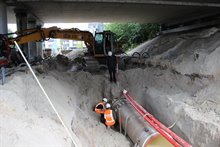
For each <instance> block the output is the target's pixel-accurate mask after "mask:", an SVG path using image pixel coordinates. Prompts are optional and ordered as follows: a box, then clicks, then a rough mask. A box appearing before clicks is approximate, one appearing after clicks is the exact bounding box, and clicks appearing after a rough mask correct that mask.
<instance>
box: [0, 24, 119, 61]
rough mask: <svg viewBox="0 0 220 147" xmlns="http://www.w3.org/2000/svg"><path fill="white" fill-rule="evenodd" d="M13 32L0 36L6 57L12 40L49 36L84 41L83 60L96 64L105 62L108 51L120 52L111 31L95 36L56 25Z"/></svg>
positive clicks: (1, 50) (38, 39)
mask: <svg viewBox="0 0 220 147" xmlns="http://www.w3.org/2000/svg"><path fill="white" fill-rule="evenodd" d="M14 34H16V35H17V37H14V38H9V37H7V35H4V37H3V35H1V36H2V37H0V42H2V45H3V43H4V46H2V47H1V46H0V52H5V51H6V50H7V57H6V58H8V57H9V56H10V51H8V50H9V47H8V46H9V45H10V44H11V45H13V44H14V41H16V42H17V43H18V44H25V43H28V42H33V41H47V40H48V39H50V38H59V39H66V40H76V41H84V43H85V45H86V47H87V49H88V51H87V52H86V54H85V56H86V58H85V60H87V61H88V62H90V61H92V62H93V63H94V61H95V62H96V64H97V63H98V64H105V60H104V57H105V56H107V53H108V51H112V52H113V53H114V54H117V53H121V49H119V48H118V44H117V41H116V37H115V34H114V33H112V32H111V31H103V32H97V33H95V36H93V34H92V33H91V32H89V31H81V30H79V29H77V28H72V29H60V28H57V27H50V28H34V29H27V30H23V31H19V32H15V33H14ZM5 36H6V37H5ZM0 45H1V44H0ZM2 56H4V55H2ZM87 64H88V63H87Z"/></svg>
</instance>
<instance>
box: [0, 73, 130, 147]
mask: <svg viewBox="0 0 220 147" xmlns="http://www.w3.org/2000/svg"><path fill="white" fill-rule="evenodd" d="M38 77H39V80H40V81H41V83H42V85H43V86H44V88H45V90H46V91H47V93H48V95H49V97H50V98H51V100H52V102H53V103H54V105H55V107H56V108H57V110H58V112H59V113H60V115H61V117H62V119H63V120H64V122H65V123H66V125H67V126H68V127H69V129H70V130H71V131H72V132H73V134H72V135H73V137H74V138H75V139H76V141H77V142H78V143H79V145H80V146H100V147H103V146H106V147H108V146H130V142H129V141H128V140H127V139H126V138H125V137H124V136H123V135H122V134H120V133H118V132H116V131H113V130H106V127H105V125H104V124H101V123H100V122H99V115H97V114H96V113H94V112H93V111H92V108H93V106H94V105H95V104H96V103H97V102H99V101H100V100H101V99H102V97H103V95H106V96H109V95H111V90H112V89H114V88H112V87H114V86H111V85H109V84H108V86H104V84H105V83H106V82H108V80H107V78H105V77H103V76H101V77H100V76H92V75H91V74H90V73H86V72H79V73H68V72H58V71H53V72H52V71H46V72H45V73H43V74H39V73H38ZM105 87H106V88H105ZM100 89H101V90H100ZM0 93H1V96H0V98H1V101H0V106H1V107H0V112H1V113H0V119H1V121H0V128H1V131H0V136H2V137H1V138H0V142H1V146H62V147H63V146H71V141H70V138H69V136H68V135H67V133H66V132H65V130H64V128H63V126H62V125H61V123H60V122H59V120H58V118H57V117H56V115H55V113H54V112H53V110H52V109H51V107H50V105H49V103H48V102H47V101H46V99H45V98H44V95H43V94H42V92H41V91H40V89H39V87H38V86H37V84H36V82H35V81H34V79H33V77H32V75H31V74H30V73H27V74H26V73H15V74H14V75H12V76H11V77H9V78H7V83H6V84H5V85H4V86H1V88H0Z"/></svg>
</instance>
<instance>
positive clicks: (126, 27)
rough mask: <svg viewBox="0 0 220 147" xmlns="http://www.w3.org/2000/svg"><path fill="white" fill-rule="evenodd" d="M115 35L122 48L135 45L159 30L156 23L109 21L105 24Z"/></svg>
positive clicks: (153, 35)
mask: <svg viewBox="0 0 220 147" xmlns="http://www.w3.org/2000/svg"><path fill="white" fill-rule="evenodd" d="M105 29H106V30H110V31H112V32H114V33H115V34H116V35H117V37H118V38H117V39H118V41H119V42H120V43H121V44H122V47H123V50H124V51H126V50H128V49H131V48H134V47H136V46H137V45H138V44H140V43H143V42H145V41H147V40H149V39H152V38H153V37H155V36H156V34H157V33H158V32H159V25H158V24H139V23H110V24H107V25H106V26H105Z"/></svg>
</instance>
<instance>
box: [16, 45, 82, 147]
mask: <svg viewBox="0 0 220 147" xmlns="http://www.w3.org/2000/svg"><path fill="white" fill-rule="evenodd" d="M14 43H15V45H16V47H17V49H18V50H19V52H20V53H21V56H22V57H23V59H24V61H25V62H26V64H27V66H28V68H29V69H30V71H31V73H32V75H33V76H34V78H35V80H36V81H37V83H38V85H39V87H40V88H41V90H42V92H43V93H44V95H45V97H46V99H47V100H48V102H49V103H50V105H51V107H52V108H53V110H54V112H55V113H56V115H57V117H58V118H59V120H60V122H61V123H62V125H63V127H64V128H65V130H66V132H67V134H68V135H69V137H70V138H71V140H72V142H73V144H74V146H75V147H78V145H77V143H76V142H75V140H74V139H73V137H72V135H71V133H70V131H69V129H68V128H67V126H66V125H65V123H64V122H63V120H62V118H61V117H60V114H59V113H58V112H57V110H56V108H55V107H54V105H53V103H52V102H51V100H50V98H49V96H48V95H47V93H46V91H45V90H44V88H43V87H42V85H41V83H40V81H39V80H38V78H37V76H36V75H35V73H34V71H33V70H32V68H31V66H30V64H29V63H28V61H27V59H26V58H25V56H24V54H23V52H22V51H21V49H20V47H19V46H18V44H17V42H16V41H14Z"/></svg>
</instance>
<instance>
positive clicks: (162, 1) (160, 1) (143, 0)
mask: <svg viewBox="0 0 220 147" xmlns="http://www.w3.org/2000/svg"><path fill="white" fill-rule="evenodd" d="M17 1H18V2H40V1H41V0H17ZM44 1H45V2H96V3H97V2H102V3H136V4H138V3H139V4H150V5H152V4H153V5H174V6H196V7H220V3H217V2H218V1H216V2H204V1H187V0H185V1H178V0H172V1H170V0H169V1H168V0H44Z"/></svg>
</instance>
